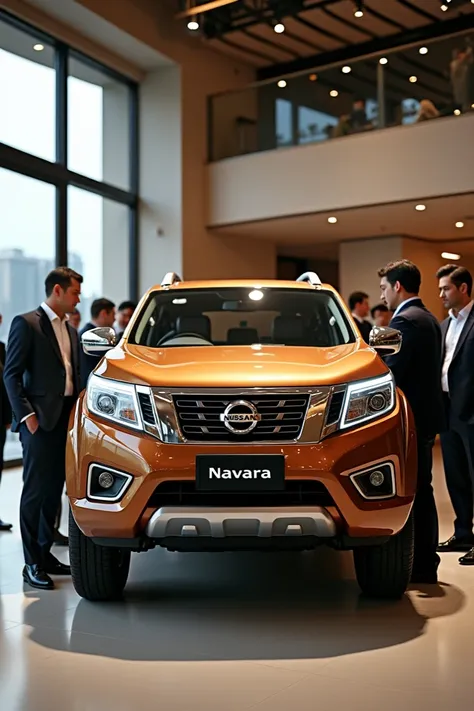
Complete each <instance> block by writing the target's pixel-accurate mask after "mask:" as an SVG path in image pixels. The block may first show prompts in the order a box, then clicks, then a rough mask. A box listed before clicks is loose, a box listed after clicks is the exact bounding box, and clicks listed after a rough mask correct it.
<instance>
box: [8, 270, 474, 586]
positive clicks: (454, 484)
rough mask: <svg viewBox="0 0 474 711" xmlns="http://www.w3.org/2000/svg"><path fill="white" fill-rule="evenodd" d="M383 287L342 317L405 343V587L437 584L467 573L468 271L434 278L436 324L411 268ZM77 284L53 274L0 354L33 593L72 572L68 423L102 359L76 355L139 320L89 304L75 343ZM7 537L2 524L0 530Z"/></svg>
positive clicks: (472, 507)
mask: <svg viewBox="0 0 474 711" xmlns="http://www.w3.org/2000/svg"><path fill="white" fill-rule="evenodd" d="M379 277H380V290H381V302H380V303H379V304H377V305H376V306H374V307H373V308H372V310H370V305H369V298H368V295H367V294H366V293H364V292H362V291H360V292H355V293H353V294H351V296H350V299H349V306H350V310H351V312H352V315H353V317H354V320H355V322H356V324H357V325H358V327H359V330H360V333H361V337H362V338H363V339H364V340H366V341H369V339H370V332H371V330H372V327H373V325H376V326H378V327H385V326H388V325H390V327H392V328H396V329H398V330H399V331H400V332H401V334H402V345H401V349H400V352H399V353H398V354H396V355H393V356H389V357H387V358H386V363H387V365H388V367H389V368H390V369H391V371H392V373H393V375H394V378H395V381H396V384H397V386H398V387H399V388H400V389H401V390H402V391H403V392H404V393H405V395H406V397H407V400H408V402H409V403H410V406H411V409H412V412H413V416H414V420H415V425H416V431H417V449H418V488H417V493H416V496H415V503H414V507H413V516H414V528H415V555H414V568H413V575H412V582H416V583H436V582H437V579H438V577H437V576H438V573H437V571H438V566H439V563H440V556H439V553H440V552H445V551H459V552H463V553H464V555H463V556H462V557H461V558H460V563H461V564H462V565H474V533H473V515H474V396H473V395H474V368H473V367H472V363H473V362H474V308H473V306H474V302H473V299H472V282H473V279H472V275H471V274H470V272H469V271H468V270H467V269H465V268H463V267H460V266H456V265H446V266H444V267H443V268H442V269H440V270H439V271H438V273H437V275H436V277H437V279H438V286H439V294H440V298H441V299H442V302H443V305H444V306H445V308H446V309H447V310H448V316H447V318H446V319H445V320H444V321H443V322H442V323H441V324H440V323H439V322H438V320H437V319H436V318H435V316H434V315H433V314H431V313H430V312H429V311H428V309H427V308H426V307H425V305H424V304H423V301H422V300H421V298H420V296H419V294H420V286H421V274H420V270H419V269H418V267H417V266H416V265H415V264H413V263H412V262H410V261H407V260H401V261H398V262H392V263H390V264H388V265H386V266H385V267H384V268H382V269H380V271H379ZM82 281H83V279H82V276H81V275H80V274H78V273H76V272H75V271H73V270H72V269H69V268H67V267H60V268H57V269H54V270H53V271H52V272H51V273H50V274H49V275H48V276H47V278H46V282H45V294H46V296H45V301H44V302H43V303H42V304H41V305H40V306H39V307H38V308H37V309H36V310H35V311H31V312H30V313H27V314H23V315H20V316H17V317H16V318H15V319H14V320H13V322H12V325H11V329H10V334H9V339H8V347H7V349H6V352H5V347H4V346H3V344H2V345H1V346H0V370H3V383H2V392H1V398H0V407H1V410H0V425H1V426H0V438H1V441H0V445H2V443H4V441H5V434H6V430H7V427H9V426H10V424H11V428H12V430H13V431H14V432H19V435H20V440H21V444H22V448H23V465H24V469H23V492H22V497H21V503H20V529H21V537H22V541H23V551H24V559H25V565H24V568H23V577H24V580H25V582H26V583H28V584H29V585H30V586H32V587H35V588H39V589H45V590H49V589H53V588H54V582H53V580H52V578H51V577H50V576H51V575H69V574H70V567H69V566H68V565H65V564H63V563H61V562H60V561H59V560H58V559H57V558H56V557H55V556H54V555H53V554H52V553H51V549H52V546H53V543H54V541H55V536H57V532H58V518H59V516H58V513H59V512H60V502H61V495H62V492H63V488H64V482H65V448H66V437H67V428H68V421H69V416H70V413H71V410H72V408H73V406H74V403H75V401H76V399H77V397H78V395H79V393H80V392H81V391H82V389H83V388H84V386H85V384H86V382H87V378H88V376H89V374H90V373H91V371H92V370H93V369H94V367H95V366H96V364H97V362H98V360H99V359H100V358H101V354H98V355H97V356H92V355H90V354H89V355H86V354H85V353H83V352H82V349H80V348H79V338H80V335H81V334H82V333H83V332H84V331H86V330H89V329H90V328H95V327H110V328H112V327H115V330H116V333H117V336H118V337H120V336H121V335H122V334H123V331H124V329H125V328H126V326H127V324H128V323H129V321H130V318H131V316H132V314H133V311H134V309H135V304H134V303H132V302H130V301H126V302H123V303H122V304H120V306H119V307H118V310H117V312H116V308H115V304H114V303H113V302H112V301H110V300H109V299H105V298H102V299H96V300H95V301H94V302H93V304H92V307H91V314H90V321H89V322H88V323H87V324H86V325H85V326H84V327H83V328H82V330H81V331H78V329H79V328H80V315H79V312H78V310H77V306H78V304H79V301H80V294H81V284H82ZM369 314H371V316H372V323H371V322H370V321H369V320H368V317H369ZM0 375H1V373H0ZM438 435H440V439H441V448H442V455H443V462H444V470H445V475H446V481H447V486H448V490H449V494H450V497H451V501H452V504H453V508H454V512H455V517H456V518H455V521H454V530H453V535H452V536H450V537H449V539H448V540H447V541H444V542H440V541H439V535H438V514H437V509H436V502H435V497H434V493H433V486H432V464H433V446H434V443H435V439H436V437H437V436H438ZM2 452H3V446H2V447H0V454H1V453H2ZM2 464H3V462H0V465H2ZM0 474H1V466H0ZM11 528H12V526H11V524H7V523H4V522H2V521H0V530H2V531H8V530H10V529H11ZM65 542H66V543H67V539H65Z"/></svg>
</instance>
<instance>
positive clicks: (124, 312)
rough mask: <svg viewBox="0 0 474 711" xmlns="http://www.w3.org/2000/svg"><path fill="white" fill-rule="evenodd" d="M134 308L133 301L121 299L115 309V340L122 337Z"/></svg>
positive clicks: (135, 306)
mask: <svg viewBox="0 0 474 711" xmlns="http://www.w3.org/2000/svg"><path fill="white" fill-rule="evenodd" d="M136 308H137V305H136V303H135V302H134V301H122V303H121V304H120V305H119V307H118V309H117V324H116V328H115V332H116V334H117V340H120V339H121V338H122V336H123V334H124V331H125V329H126V328H127V326H128V324H129V323H130V319H131V318H132V316H133V313H134V311H135V309H136Z"/></svg>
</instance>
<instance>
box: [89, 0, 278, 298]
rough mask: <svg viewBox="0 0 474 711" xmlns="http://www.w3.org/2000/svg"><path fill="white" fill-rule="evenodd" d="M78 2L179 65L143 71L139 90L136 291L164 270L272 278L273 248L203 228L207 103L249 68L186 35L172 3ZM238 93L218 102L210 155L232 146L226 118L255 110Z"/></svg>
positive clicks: (232, 128)
mask: <svg viewBox="0 0 474 711" xmlns="http://www.w3.org/2000/svg"><path fill="white" fill-rule="evenodd" d="M80 2H81V3H82V4H83V5H84V6H86V7H87V8H89V9H90V10H92V11H93V12H95V13H97V14H99V15H101V16H102V17H104V18H105V19H107V20H108V21H109V22H112V23H113V24H115V25H117V26H118V27H120V28H121V29H124V30H125V31H127V32H128V33H130V34H132V35H133V36H134V37H136V38H137V39H138V40H140V41H141V42H144V43H145V44H148V45H149V46H151V47H153V48H154V49H156V50H157V51H158V52H160V53H162V54H164V55H166V56H168V57H169V58H170V59H172V60H173V61H174V62H176V64H177V65H179V70H178V68H177V67H175V68H171V69H160V70H156V71H154V72H152V73H150V74H149V76H148V77H147V79H146V80H145V82H144V84H143V86H142V91H141V96H142V106H141V122H142V136H141V140H142V151H141V161H142V167H141V176H140V178H141V194H142V214H141V218H140V226H141V242H140V265H141V270H140V272H141V275H140V276H141V278H140V285H141V288H142V289H145V288H147V287H148V286H150V284H151V283H152V282H154V283H156V282H157V281H159V279H160V278H161V275H162V274H163V273H164V272H165V271H167V270H174V271H178V272H181V273H182V275H183V278H185V279H194V278H213V277H229V278H230V277H237V278H238V277H256V278H258V277H261V278H263V277H273V276H275V274H276V250H275V246H274V245H273V244H271V243H262V242H258V241H254V240H251V239H245V240H242V239H238V238H236V239H229V238H222V237H216V236H215V235H213V234H212V233H211V232H210V231H209V230H208V229H207V225H208V222H209V205H208V185H207V171H206V163H207V159H208V122H207V107H208V97H209V96H210V95H212V94H216V93H220V92H225V91H228V90H235V89H240V88H242V87H245V86H247V85H248V84H249V83H250V82H252V81H253V80H254V78H255V74H254V70H253V69H252V68H250V67H248V66H245V65H242V64H239V63H238V62H236V61H233V60H231V59H227V58H226V57H224V56H223V55H221V54H216V53H214V52H212V51H209V50H207V49H205V48H204V47H203V45H202V44H201V43H200V41H199V40H198V39H197V38H196V37H192V38H190V37H189V36H188V34H187V33H186V32H184V31H183V27H184V23H183V22H179V23H178V22H176V21H175V20H174V19H173V16H172V13H171V12H170V9H173V8H174V9H176V8H175V3H167V2H160V3H157V2H155V1H154V0H153V1H152V0H133V1H132V0H114V2H110V1H109V0H80ZM238 96H239V97H240V98H236V97H233V98H232V99H231V100H230V101H225V102H221V103H220V104H219V108H218V111H217V115H216V117H215V121H214V131H213V133H214V137H215V140H216V142H217V147H218V149H219V150H220V151H229V150H234V148H235V146H236V144H237V141H238V137H237V131H236V118H237V117H238V116H241V115H244V116H248V117H251V116H252V115H253V113H254V112H255V107H254V105H253V99H252V95H251V94H250V93H247V92H244V93H243V94H239V95H238ZM157 228H159V229H160V231H161V232H162V234H161V235H159V236H158V235H157Z"/></svg>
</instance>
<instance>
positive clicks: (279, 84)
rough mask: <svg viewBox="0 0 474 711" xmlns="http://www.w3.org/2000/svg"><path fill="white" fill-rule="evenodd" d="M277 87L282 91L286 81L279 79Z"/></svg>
mask: <svg viewBox="0 0 474 711" xmlns="http://www.w3.org/2000/svg"><path fill="white" fill-rule="evenodd" d="M278 86H279V87H280V89H284V88H285V86H286V81H285V80H284V79H280V81H279V82H278Z"/></svg>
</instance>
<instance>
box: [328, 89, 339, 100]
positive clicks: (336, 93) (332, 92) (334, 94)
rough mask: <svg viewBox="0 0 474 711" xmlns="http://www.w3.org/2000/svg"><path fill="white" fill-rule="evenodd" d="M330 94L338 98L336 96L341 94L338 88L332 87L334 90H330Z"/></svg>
mask: <svg viewBox="0 0 474 711" xmlns="http://www.w3.org/2000/svg"><path fill="white" fill-rule="evenodd" d="M329 94H330V96H332V98H333V99H335V98H336V96H339V92H338V91H336V89H332V91H330V92H329Z"/></svg>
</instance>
